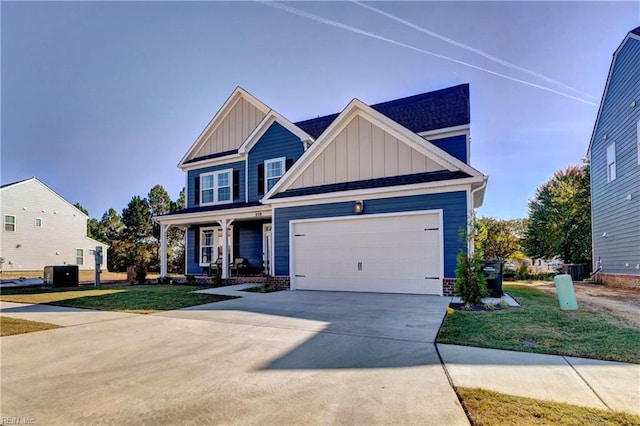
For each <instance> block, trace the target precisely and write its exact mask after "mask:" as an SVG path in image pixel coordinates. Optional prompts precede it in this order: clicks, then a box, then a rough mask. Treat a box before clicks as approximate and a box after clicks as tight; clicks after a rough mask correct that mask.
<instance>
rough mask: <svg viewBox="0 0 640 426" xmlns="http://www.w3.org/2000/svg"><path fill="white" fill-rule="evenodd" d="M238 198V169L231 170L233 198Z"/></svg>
mask: <svg viewBox="0 0 640 426" xmlns="http://www.w3.org/2000/svg"><path fill="white" fill-rule="evenodd" d="M239 198H240V170H234V171H233V199H234V200H237V199H239Z"/></svg>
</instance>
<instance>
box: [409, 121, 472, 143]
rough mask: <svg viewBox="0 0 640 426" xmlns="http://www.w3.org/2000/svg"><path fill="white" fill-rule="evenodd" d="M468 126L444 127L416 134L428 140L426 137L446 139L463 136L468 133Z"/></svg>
mask: <svg viewBox="0 0 640 426" xmlns="http://www.w3.org/2000/svg"><path fill="white" fill-rule="evenodd" d="M469 129H470V126H469V125H468V124H462V125H460V126H453V127H445V128H442V129H434V130H426V131H424V132H418V136H421V137H423V138H426V139H429V138H428V136H437V137H438V138H437V139H440V138H448V137H450V136H459V135H464V134H467V133H468V132H469Z"/></svg>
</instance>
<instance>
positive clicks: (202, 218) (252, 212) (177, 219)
mask: <svg viewBox="0 0 640 426" xmlns="http://www.w3.org/2000/svg"><path fill="white" fill-rule="evenodd" d="M271 212H272V209H271V207H270V206H254V207H242V208H237V209H228V210H213V211H204V212H195V213H185V214H180V215H166V216H156V217H154V218H153V219H154V220H155V221H156V222H158V223H166V224H170V225H177V226H180V225H182V226H187V225H200V224H206V223H211V222H214V221H218V220H222V219H224V218H229V217H232V218H234V219H251V218H256V219H268V218H270V217H271ZM265 213H266V214H265Z"/></svg>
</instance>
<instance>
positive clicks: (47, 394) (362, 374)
mask: <svg viewBox="0 0 640 426" xmlns="http://www.w3.org/2000/svg"><path fill="white" fill-rule="evenodd" d="M449 300H450V299H449V298H443V297H435V296H409V295H383V294H369V293H360V294H358V293H336V292H303V291H296V292H278V293H271V294H260V295H252V296H249V297H246V298H243V299H236V300H229V301H225V302H220V303H214V304H209V305H202V306H198V307H193V308H189V309H185V310H180V311H171V312H165V313H162V314H156V315H148V316H142V315H140V316H138V315H136V316H123V317H120V318H113V319H109V320H104V321H98V322H91V323H81V324H78V325H74V326H68V327H65V328H60V329H56V330H50V331H44V332H38V333H32V334H27V335H18V336H9V337H3V338H2V348H1V350H2V366H1V373H2V379H1V380H2V394H1V402H2V413H1V416H2V417H19V418H21V419H22V424H24V423H25V419H33V421H35V422H36V424H66V425H69V424H88V423H90V424H113V423H118V424H124V423H129V422H135V423H142V424H220V423H224V424H237V423H244V424H296V425H297V424H421V425H423V424H438V425H443V424H468V421H467V418H466V416H465V414H464V412H463V410H462V408H461V406H460V404H459V403H458V400H457V398H456V395H455V393H454V392H453V390H452V389H451V386H450V384H449V382H448V380H447V377H446V375H445V373H444V370H443V368H442V366H441V364H440V360H439V358H438V355H437V353H436V350H435V347H434V345H433V344H432V342H433V341H434V339H435V336H436V333H437V330H438V327H439V325H440V322H441V320H442V317H443V315H444V312H445V308H446V306H447V305H448V302H449ZM6 314H7V315H10V314H9V313H8V312H7V313H6Z"/></svg>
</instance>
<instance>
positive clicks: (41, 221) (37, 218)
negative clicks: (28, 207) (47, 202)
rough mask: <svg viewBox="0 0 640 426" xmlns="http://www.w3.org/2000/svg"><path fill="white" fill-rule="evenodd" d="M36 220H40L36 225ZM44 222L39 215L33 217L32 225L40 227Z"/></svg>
mask: <svg viewBox="0 0 640 426" xmlns="http://www.w3.org/2000/svg"><path fill="white" fill-rule="evenodd" d="M38 221H40V225H38ZM43 224H44V221H43V220H42V218H41V217H34V218H33V227H34V228H36V229H42V227H43Z"/></svg>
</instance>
